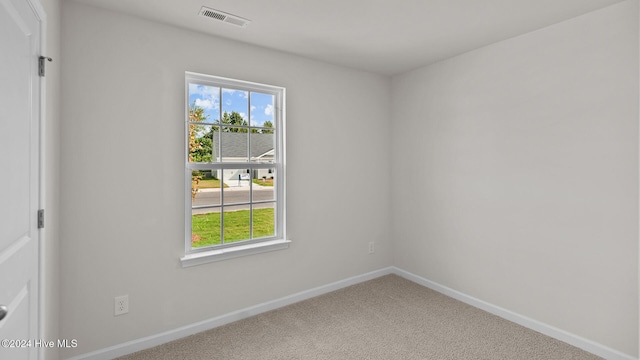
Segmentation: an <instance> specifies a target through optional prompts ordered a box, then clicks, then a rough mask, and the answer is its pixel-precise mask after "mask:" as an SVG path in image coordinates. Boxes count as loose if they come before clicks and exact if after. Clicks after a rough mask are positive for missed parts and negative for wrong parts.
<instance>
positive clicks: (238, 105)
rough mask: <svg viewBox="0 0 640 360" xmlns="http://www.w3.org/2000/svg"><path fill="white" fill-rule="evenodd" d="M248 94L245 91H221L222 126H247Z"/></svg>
mask: <svg viewBox="0 0 640 360" xmlns="http://www.w3.org/2000/svg"><path fill="white" fill-rule="evenodd" d="M248 115H249V93H248V92H247V91H241V90H233V89H224V88H223V89H222V124H224V125H236V126H249V122H248V121H247V118H248Z"/></svg>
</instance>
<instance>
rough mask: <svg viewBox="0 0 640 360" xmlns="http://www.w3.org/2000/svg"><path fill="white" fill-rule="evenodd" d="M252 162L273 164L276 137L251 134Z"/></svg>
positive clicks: (273, 135)
mask: <svg viewBox="0 0 640 360" xmlns="http://www.w3.org/2000/svg"><path fill="white" fill-rule="evenodd" d="M250 139H251V161H252V162H260V163H273V160H274V155H275V148H276V135H275V134H261V133H251V135H250Z"/></svg>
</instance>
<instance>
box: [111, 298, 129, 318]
mask: <svg viewBox="0 0 640 360" xmlns="http://www.w3.org/2000/svg"><path fill="white" fill-rule="evenodd" d="M128 312H129V295H122V296H116V297H115V311H114V314H113V315H114V316H118V315H123V314H126V313H128Z"/></svg>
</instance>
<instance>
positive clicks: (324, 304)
mask: <svg viewBox="0 0 640 360" xmlns="http://www.w3.org/2000/svg"><path fill="white" fill-rule="evenodd" d="M120 359H129V360H133V359H136V360H146V359H154V360H155V359H194V360H195V359H220V360H234V359H246V360H253V359H335V360H345V359H381V360H393V359H398V360H413V359H434V360H445V359H455V360H460V359H473V360H478V359H509V360H516V359H526V360H531V359H554V360H555V359H580V360H588V359H600V358H599V357H597V356H595V355H592V354H590V353H587V352H585V351H582V350H580V349H578V348H575V347H573V346H570V345H568V344H566V343H563V342H561V341H558V340H555V339H552V338H550V337H547V336H545V335H542V334H540V333H537V332H535V331H532V330H528V329H526V328H524V327H522V326H520V325H517V324H514V323H512V322H509V321H507V320H504V319H501V318H499V317H497V316H494V315H491V314H489V313H487V312H484V311H482V310H479V309H477V308H474V307H471V306H469V305H466V304H464V303H461V302H459V301H457V300H454V299H452V298H449V297H447V296H445V295H442V294H440V293H438V292H435V291H433V290H430V289H427V288H425V287H423V286H420V285H418V284H415V283H413V282H411V281H408V280H405V279H403V278H401V277H398V276H396V275H388V276H384V277H381V278H377V279H374V280H371V281H367V282H364V283H361V284H358V285H354V286H350V287H348V288H344V289H341V290H338V291H335V292H332V293H329V294H326V295H322V296H319V297H316V298H313V299H310V300H306V301H302V302H299V303H296V304H293V305H290V306H287V307H284V308H281V309H278V310H274V311H271V312H267V313H264V314H261V315H257V316H255V317H252V318H248V319H244V320H241V321H238V322H235V323H232V324H228V325H225V326H222V327H219V328H216V329H213V330H209V331H206V332H203V333H200V334H196V335H193V336H189V337H187V338H184V339H180V340H177V341H174V342H170V343H167V344H164V345H161V346H158V347H155V348H152V349H148V350H144V351H141V352H138V353H135V354H131V355H128V356H125V357H122V358H120Z"/></svg>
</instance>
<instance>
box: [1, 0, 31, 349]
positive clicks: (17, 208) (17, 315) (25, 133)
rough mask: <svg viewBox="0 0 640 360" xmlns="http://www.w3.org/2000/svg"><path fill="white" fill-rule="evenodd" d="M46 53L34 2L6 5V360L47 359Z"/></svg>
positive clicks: (16, 0)
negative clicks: (43, 271) (42, 252)
mask: <svg viewBox="0 0 640 360" xmlns="http://www.w3.org/2000/svg"><path fill="white" fill-rule="evenodd" d="M39 50H40V21H39V20H38V18H37V17H36V14H35V12H34V10H33V9H32V6H31V5H30V3H29V2H28V0H0V306H2V310H0V313H5V312H6V314H5V316H4V318H3V319H2V320H0V341H1V342H2V343H1V344H0V359H31V360H35V359H37V357H38V354H39V350H38V347H37V346H38V344H36V340H37V339H38V335H39V329H38V326H39V325H38V305H39V304H38V264H39V263H38V254H39V230H38V224H37V213H38V205H39V202H40V199H39V197H40V192H39V179H40V174H39V166H40V165H39V160H40V154H39V151H40V143H39V131H40V79H39V76H38V56H39ZM0 316H2V315H0ZM5 339H6V340H5ZM29 341H30V342H29Z"/></svg>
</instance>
